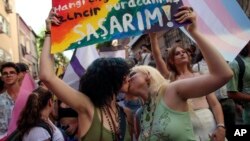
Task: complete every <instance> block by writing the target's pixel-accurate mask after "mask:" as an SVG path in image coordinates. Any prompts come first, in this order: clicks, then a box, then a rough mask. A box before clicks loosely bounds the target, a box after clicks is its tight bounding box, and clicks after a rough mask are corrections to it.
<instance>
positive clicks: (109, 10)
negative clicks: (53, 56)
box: [51, 0, 182, 53]
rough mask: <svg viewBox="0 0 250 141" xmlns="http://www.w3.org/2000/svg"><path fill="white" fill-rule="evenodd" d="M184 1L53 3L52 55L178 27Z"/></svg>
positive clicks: (62, 0) (67, 0)
mask: <svg viewBox="0 0 250 141" xmlns="http://www.w3.org/2000/svg"><path fill="white" fill-rule="evenodd" d="M181 5H182V1H181V0H53V1H52V6H53V8H54V10H55V11H56V12H57V13H58V14H59V16H58V19H59V20H60V21H61V25H60V26H52V29H51V32H52V49H51V52H52V53H56V52H61V51H64V50H69V49H74V48H79V47H84V46H87V45H91V44H95V43H99V42H104V41H110V40H113V39H121V38H125V37H129V36H136V35H141V34H145V33H149V32H152V31H159V30H163V29H167V28H173V27H179V26H181V25H180V24H178V23H176V22H175V20H174V17H173V15H174V14H175V13H176V12H177V11H178V7H180V6H181Z"/></svg>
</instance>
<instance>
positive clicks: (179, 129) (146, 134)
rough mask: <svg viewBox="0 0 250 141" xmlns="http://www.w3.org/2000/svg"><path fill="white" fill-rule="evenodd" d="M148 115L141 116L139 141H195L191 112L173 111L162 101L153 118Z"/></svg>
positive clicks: (145, 113)
mask: <svg viewBox="0 0 250 141" xmlns="http://www.w3.org/2000/svg"><path fill="white" fill-rule="evenodd" d="M147 109H148V108H145V109H144V110H147ZM147 113H148V112H143V114H142V116H141V123H140V124H141V133H140V136H139V141H156V140H157V141H158V140H161V141H195V136H194V132H193V126H192V123H191V119H190V115H189V112H177V111H173V110H171V109H170V108H168V107H167V105H166V104H165V103H164V101H163V100H162V99H161V100H160V102H159V103H158V104H157V105H156V107H155V112H152V113H153V114H152V115H153V116H150V115H148V114H147Z"/></svg>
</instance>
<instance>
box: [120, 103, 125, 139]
mask: <svg viewBox="0 0 250 141" xmlns="http://www.w3.org/2000/svg"><path fill="white" fill-rule="evenodd" d="M119 108H120V117H121V121H120V128H121V138H120V140H121V141H123V140H124V138H125V133H126V117H125V112H124V111H123V108H122V107H120V106H119Z"/></svg>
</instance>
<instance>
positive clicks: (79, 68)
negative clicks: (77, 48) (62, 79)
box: [70, 55, 85, 77]
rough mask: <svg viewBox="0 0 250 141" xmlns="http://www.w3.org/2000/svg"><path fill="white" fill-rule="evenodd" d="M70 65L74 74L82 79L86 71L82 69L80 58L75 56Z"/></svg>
mask: <svg viewBox="0 0 250 141" xmlns="http://www.w3.org/2000/svg"><path fill="white" fill-rule="evenodd" d="M70 64H71V66H72V68H73V70H74V72H75V73H76V74H77V75H78V76H79V77H82V75H83V74H84V72H85V69H84V68H83V67H82V65H81V63H80V62H79V60H78V58H77V57H76V56H75V55H73V56H72V58H71V61H70Z"/></svg>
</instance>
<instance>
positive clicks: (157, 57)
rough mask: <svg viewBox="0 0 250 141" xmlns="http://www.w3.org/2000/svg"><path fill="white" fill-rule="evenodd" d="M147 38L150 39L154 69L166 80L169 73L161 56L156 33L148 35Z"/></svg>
mask: <svg viewBox="0 0 250 141" xmlns="http://www.w3.org/2000/svg"><path fill="white" fill-rule="evenodd" d="M149 37H150V42H151V49H152V54H153V57H154V60H155V63H156V67H157V69H158V70H159V71H160V73H161V74H162V75H163V76H164V77H165V78H166V79H167V78H169V71H168V68H167V65H166V63H165V61H164V60H163V58H162V55H161V51H160V47H159V43H158V38H157V33H155V32H153V33H150V34H149Z"/></svg>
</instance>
